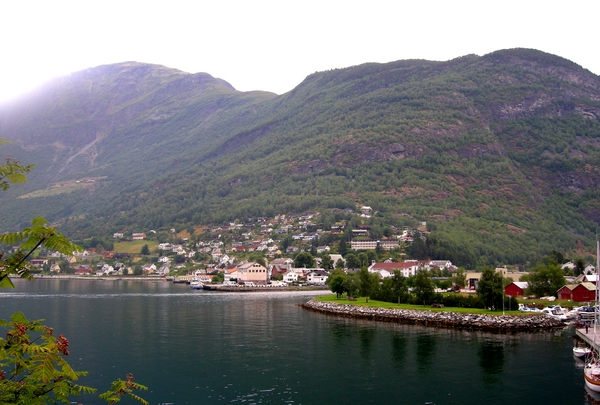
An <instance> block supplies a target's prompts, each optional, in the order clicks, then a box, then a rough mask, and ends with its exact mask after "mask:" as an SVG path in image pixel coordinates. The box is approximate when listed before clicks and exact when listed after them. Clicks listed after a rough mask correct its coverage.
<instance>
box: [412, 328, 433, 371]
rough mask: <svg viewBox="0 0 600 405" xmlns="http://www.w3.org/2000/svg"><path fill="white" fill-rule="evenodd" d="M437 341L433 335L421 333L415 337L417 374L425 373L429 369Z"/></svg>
mask: <svg viewBox="0 0 600 405" xmlns="http://www.w3.org/2000/svg"><path fill="white" fill-rule="evenodd" d="M436 344H437V339H436V338H435V336H434V335H433V334H429V333H426V334H425V333H422V334H419V335H418V336H417V369H418V370H419V373H426V372H428V371H429V370H430V369H431V365H432V364H433V358H434V356H435V348H436Z"/></svg>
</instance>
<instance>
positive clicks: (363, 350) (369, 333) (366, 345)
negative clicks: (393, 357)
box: [358, 327, 375, 359]
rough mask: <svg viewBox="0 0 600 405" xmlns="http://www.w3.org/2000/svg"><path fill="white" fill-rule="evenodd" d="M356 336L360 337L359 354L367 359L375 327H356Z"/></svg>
mask: <svg viewBox="0 0 600 405" xmlns="http://www.w3.org/2000/svg"><path fill="white" fill-rule="evenodd" d="M358 337H359V339H360V355H361V356H362V357H363V358H365V359H368V358H369V354H370V353H371V348H372V347H373V340H374V339H375V328H373V327H362V328H359V329H358Z"/></svg>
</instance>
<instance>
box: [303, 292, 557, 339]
mask: <svg viewBox="0 0 600 405" xmlns="http://www.w3.org/2000/svg"><path fill="white" fill-rule="evenodd" d="M302 307H303V308H305V309H308V310H311V311H316V312H321V313H324V314H329V315H337V316H343V317H347V318H362V319H370V320H374V321H384V322H396V323H403V324H411V325H424V326H435V327H442V328H456V329H466V330H482V331H487V332H517V331H520V332H532V331H541V330H549V329H557V328H563V327H564V326H565V323H564V322H563V321H560V320H558V319H555V318H551V317H549V316H545V315H522V316H521V315H519V316H513V315H505V316H503V315H479V314H468V313H458V312H449V311H416V310H410V309H391V308H372V307H364V306H360V305H349V304H337V303H332V302H321V301H315V300H310V301H309V302H307V303H306V304H302Z"/></svg>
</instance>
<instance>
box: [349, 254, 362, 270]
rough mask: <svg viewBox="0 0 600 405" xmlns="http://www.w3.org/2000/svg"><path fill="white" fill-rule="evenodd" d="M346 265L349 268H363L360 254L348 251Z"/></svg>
mask: <svg viewBox="0 0 600 405" xmlns="http://www.w3.org/2000/svg"><path fill="white" fill-rule="evenodd" d="M346 267H347V268H349V269H358V268H361V267H362V266H361V263H360V260H359V258H358V256H356V255H355V254H354V253H348V255H347V256H346Z"/></svg>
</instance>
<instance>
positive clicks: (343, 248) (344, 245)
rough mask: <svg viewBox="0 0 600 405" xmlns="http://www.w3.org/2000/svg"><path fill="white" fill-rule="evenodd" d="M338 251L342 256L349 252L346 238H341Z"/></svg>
mask: <svg viewBox="0 0 600 405" xmlns="http://www.w3.org/2000/svg"><path fill="white" fill-rule="evenodd" d="M338 253H339V254H341V255H342V256H346V254H347V253H348V244H347V243H346V239H345V238H342V239H340V243H339V244H338Z"/></svg>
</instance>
